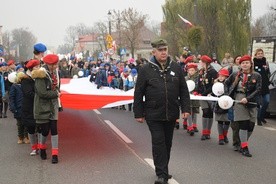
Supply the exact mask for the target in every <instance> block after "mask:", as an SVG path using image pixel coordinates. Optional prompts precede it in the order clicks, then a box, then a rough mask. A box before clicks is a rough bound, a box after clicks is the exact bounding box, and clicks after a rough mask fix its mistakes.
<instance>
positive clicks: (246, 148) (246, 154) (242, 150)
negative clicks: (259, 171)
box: [241, 147, 252, 157]
mask: <svg viewBox="0 0 276 184" xmlns="http://www.w3.org/2000/svg"><path fill="white" fill-rule="evenodd" d="M241 153H242V155H243V156H246V157H252V155H251V154H250V153H249V150H248V147H244V148H242V149H241Z"/></svg>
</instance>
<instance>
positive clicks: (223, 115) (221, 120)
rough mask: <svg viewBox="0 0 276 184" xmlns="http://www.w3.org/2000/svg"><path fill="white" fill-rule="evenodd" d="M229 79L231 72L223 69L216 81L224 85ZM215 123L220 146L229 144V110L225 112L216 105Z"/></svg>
mask: <svg viewBox="0 0 276 184" xmlns="http://www.w3.org/2000/svg"><path fill="white" fill-rule="evenodd" d="M228 77H229V71H228V70H227V69H225V68H223V69H221V70H220V71H219V72H218V78H217V79H216V80H215V81H214V82H215V83H216V82H221V83H224V81H225V80H226V79H227V78H228ZM214 112H215V121H217V122H218V134H219V145H224V143H228V142H229V140H228V137H227V133H228V129H229V125H230V121H229V119H228V114H227V113H228V110H224V109H222V108H220V107H219V105H218V103H216V105H215V108H214Z"/></svg>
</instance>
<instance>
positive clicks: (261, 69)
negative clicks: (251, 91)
mask: <svg viewBox="0 0 276 184" xmlns="http://www.w3.org/2000/svg"><path fill="white" fill-rule="evenodd" d="M253 61H254V70H255V71H256V72H258V73H259V74H260V75H261V76H262V90H261V94H262V95H265V94H268V93H269V85H270V82H269V76H270V71H269V65H268V63H267V61H266V58H265V57H263V58H262V59H257V58H254V59H253Z"/></svg>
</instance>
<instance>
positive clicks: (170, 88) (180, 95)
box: [0, 39, 270, 184]
mask: <svg viewBox="0 0 276 184" xmlns="http://www.w3.org/2000/svg"><path fill="white" fill-rule="evenodd" d="M152 46H153V51H152V56H151V58H149V60H146V59H143V58H138V59H137V60H135V59H133V58H130V59H128V60H126V61H120V60H115V59H112V58H110V59H109V60H108V61H102V60H100V59H99V60H97V61H85V60H84V59H83V58H82V57H74V56H71V57H70V58H67V59H66V58H59V56H58V55H55V54H48V55H46V56H44V52H45V51H46V49H47V48H46V46H45V45H44V44H41V43H39V44H36V45H35V46H34V52H33V53H34V58H33V59H31V60H29V61H26V62H24V63H21V64H17V65H16V63H15V62H14V61H13V60H9V61H8V62H7V63H6V62H2V63H0V82H1V85H0V89H1V98H0V99H1V104H0V107H1V108H0V109H1V112H0V117H1V118H7V110H8V107H9V109H10V111H11V112H12V113H13V114H14V118H15V119H16V120H17V126H18V144H22V143H26V144H29V143H30V144H31V153H30V155H37V154H40V157H41V159H43V160H45V159H46V158H47V153H46V149H47V146H46V139H47V136H48V134H49V132H51V145H52V163H58V131H57V120H58V111H59V110H61V109H62V108H61V107H60V102H59V97H60V91H59V88H60V78H81V77H89V81H90V82H91V83H95V84H96V85H97V88H98V89H100V88H102V87H112V88H118V89H121V90H125V91H127V90H130V89H132V88H135V93H134V106H133V108H134V109H132V104H129V105H128V110H129V111H132V110H133V111H134V114H135V118H136V120H137V121H138V122H140V123H142V122H144V120H146V121H147V124H148V126H149V129H150V131H151V134H152V144H153V157H154V163H155V166H156V174H157V176H158V178H159V179H158V180H157V181H156V183H157V184H158V183H166V181H167V180H168V179H169V178H170V175H169V173H168V168H167V165H168V162H169V157H170V149H171V145H172V137H173V131H174V129H175V128H176V129H179V127H180V121H182V119H183V128H184V129H185V130H187V133H189V134H190V135H191V136H193V135H194V134H195V133H196V132H199V129H200V128H199V127H198V123H199V122H198V118H197V116H198V114H199V112H200V109H201V110H202V121H201V123H202V129H201V140H203V141H204V140H208V139H210V138H211V129H212V125H213V122H214V120H213V119H214V117H215V121H217V131H218V134H219V137H218V144H219V145H224V144H227V143H229V139H228V130H229V127H230V126H231V128H232V130H233V146H234V148H235V150H236V151H239V152H241V153H242V155H244V156H247V157H251V156H252V155H251V153H250V152H249V149H248V147H249V146H248V140H249V137H250V136H251V134H252V132H253V130H254V125H255V120H257V124H258V125H260V126H261V125H262V123H266V120H265V119H264V117H265V116H264V115H265V112H266V109H267V107H268V103H269V88H268V86H269V74H270V73H269V67H268V63H267V61H266V58H265V57H264V52H263V50H262V49H257V50H256V52H255V55H254V58H253V59H252V58H251V56H249V55H242V56H241V55H238V56H236V57H235V58H232V57H231V55H230V54H229V53H226V54H225V58H224V59H223V60H222V62H221V63H220V62H218V60H217V58H216V57H212V58H211V57H209V56H207V55H202V56H201V55H197V56H195V55H192V54H191V52H189V51H188V50H187V48H185V49H184V51H183V54H182V55H181V56H180V58H179V60H178V61H176V62H175V61H173V60H172V58H171V57H170V56H169V55H168V46H167V42H166V41H165V40H163V39H159V40H157V41H155V42H152ZM213 62H216V63H219V64H221V66H222V69H220V70H219V71H216V70H215V69H214V67H213V66H212V64H211V63H213ZM12 72H16V73H17V77H16V80H15V81H13V82H11V81H10V80H9V74H10V73H12ZM187 80H192V81H194V82H195V89H194V90H193V91H190V93H191V94H193V95H196V96H210V95H214V94H213V92H212V86H213V85H214V83H217V82H219V83H223V84H224V86H225V91H224V94H223V95H229V96H231V97H232V98H233V99H234V100H236V101H238V103H235V104H234V106H233V107H231V108H230V109H227V110H225V109H222V108H221V107H220V106H219V105H218V103H217V102H210V101H204V100H200V101H194V100H193V101H191V102H190V100H189V99H190V98H189V91H188V88H187V84H186V82H185V81H187ZM144 96H145V100H144V99H143V97H144ZM119 108H120V109H124V110H125V107H124V106H120V107H119ZM179 108H180V109H181V112H182V117H181V118H180V119H179ZM256 111H258V113H256ZM256 115H257V116H256ZM161 129H162V131H165V132H164V133H161V132H162V131H161V132H160V131H159V130H161ZM164 136H165V137H164ZM160 140H161V141H160ZM160 178H161V179H160Z"/></svg>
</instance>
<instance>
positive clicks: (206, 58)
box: [200, 55, 213, 63]
mask: <svg viewBox="0 0 276 184" xmlns="http://www.w3.org/2000/svg"><path fill="white" fill-rule="evenodd" d="M200 60H201V61H202V62H204V63H212V61H213V60H212V59H211V58H210V57H209V56H207V55H203V56H201V58H200Z"/></svg>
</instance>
